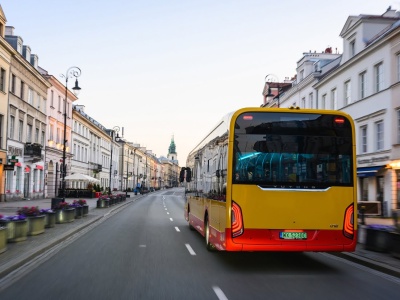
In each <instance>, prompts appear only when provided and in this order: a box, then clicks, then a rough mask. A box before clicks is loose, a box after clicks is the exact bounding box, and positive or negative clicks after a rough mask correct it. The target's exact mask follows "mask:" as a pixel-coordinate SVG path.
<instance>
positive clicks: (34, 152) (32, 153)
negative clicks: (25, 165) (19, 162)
mask: <svg viewBox="0 0 400 300" xmlns="http://www.w3.org/2000/svg"><path fill="white" fill-rule="evenodd" d="M40 160H42V145H40V144H36V143H34V144H32V143H26V144H25V149H24V161H31V162H38V161H40Z"/></svg>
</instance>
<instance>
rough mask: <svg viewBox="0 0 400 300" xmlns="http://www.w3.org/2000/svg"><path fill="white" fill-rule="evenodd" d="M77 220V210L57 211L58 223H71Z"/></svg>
mask: <svg viewBox="0 0 400 300" xmlns="http://www.w3.org/2000/svg"><path fill="white" fill-rule="evenodd" d="M74 220H75V208H67V209H59V210H57V211H56V223H57V224H63V223H71V222H73V221H74Z"/></svg>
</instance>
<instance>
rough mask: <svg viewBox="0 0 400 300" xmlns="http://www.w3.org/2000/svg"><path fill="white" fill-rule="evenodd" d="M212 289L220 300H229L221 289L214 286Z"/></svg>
mask: <svg viewBox="0 0 400 300" xmlns="http://www.w3.org/2000/svg"><path fill="white" fill-rule="evenodd" d="M212 288H213V290H214V293H215V294H216V295H217V297H218V299H219V300H228V298H227V297H226V296H225V294H224V292H223V291H222V290H221V289H220V288H219V287H217V286H216V285H214V286H213V287H212Z"/></svg>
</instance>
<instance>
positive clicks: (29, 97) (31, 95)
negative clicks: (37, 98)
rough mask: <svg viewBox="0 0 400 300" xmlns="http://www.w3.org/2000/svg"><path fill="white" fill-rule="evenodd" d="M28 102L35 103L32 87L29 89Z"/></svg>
mask: <svg viewBox="0 0 400 300" xmlns="http://www.w3.org/2000/svg"><path fill="white" fill-rule="evenodd" d="M28 103H29V104H30V105H33V90H32V89H31V88H29V89H28Z"/></svg>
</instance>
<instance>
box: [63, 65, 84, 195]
mask: <svg viewBox="0 0 400 300" xmlns="http://www.w3.org/2000/svg"><path fill="white" fill-rule="evenodd" d="M79 76H81V69H79V68H78V67H70V68H69V69H68V70H67V72H66V73H65V75H64V74H61V77H65V101H64V139H63V156H62V174H61V175H62V181H61V193H62V202H65V175H66V173H67V168H66V159H67V158H66V148H67V147H66V144H67V102H68V79H69V78H73V77H75V78H76V79H75V86H74V87H73V88H72V90H73V92H74V94H75V96H78V94H79V92H80V90H81V88H80V87H79V86H78V77H79Z"/></svg>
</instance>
